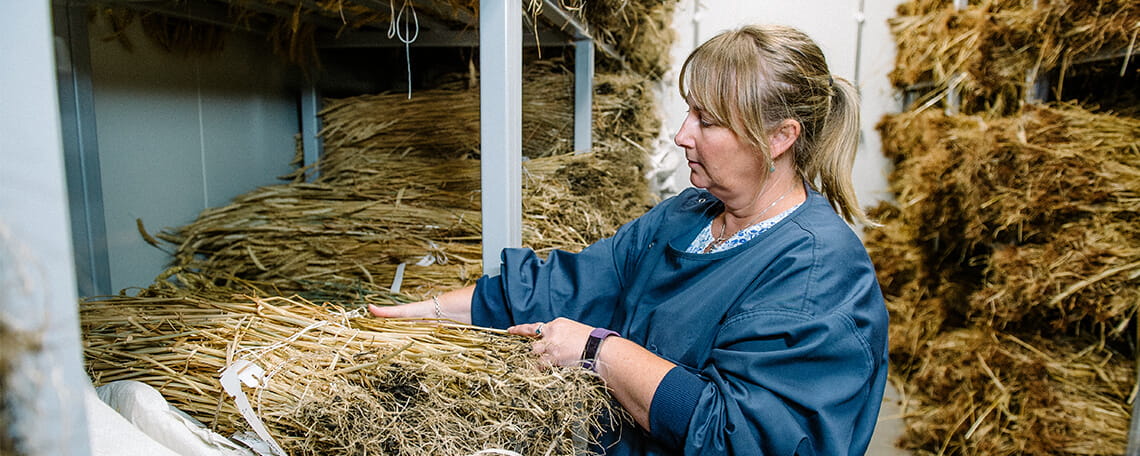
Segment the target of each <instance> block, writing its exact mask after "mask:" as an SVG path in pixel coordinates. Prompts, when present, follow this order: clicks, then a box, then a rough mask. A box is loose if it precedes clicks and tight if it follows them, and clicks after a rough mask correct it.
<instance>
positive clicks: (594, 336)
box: [582, 328, 621, 372]
mask: <svg viewBox="0 0 1140 456" xmlns="http://www.w3.org/2000/svg"><path fill="white" fill-rule="evenodd" d="M610 336H618V337H621V334H618V333H617V331H610V330H608V329H606V328H594V330H593V331H590V338H589V339H586V349H585V350H582V367H585V368H586V369H589V370H592V371H594V372H597V369H595V367H597V366H596V365H595V361H597V358H598V348H599V347H601V346H602V341H603V340H605V339H606V338H607V337H610Z"/></svg>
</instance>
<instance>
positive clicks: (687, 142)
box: [673, 115, 693, 147]
mask: <svg viewBox="0 0 1140 456" xmlns="http://www.w3.org/2000/svg"><path fill="white" fill-rule="evenodd" d="M691 117H692V115H688V116H685V120H684V121H682V122H681V128H678V129H677V134H675V135H673V144H676V145H678V146H680V147H690V146H691V145H692V144H693V136H692V135H691V134H689V130H688V128H687V127H688V126H689V124H690V123H691V122H689V118H691Z"/></svg>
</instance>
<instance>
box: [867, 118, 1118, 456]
mask: <svg viewBox="0 0 1140 456" xmlns="http://www.w3.org/2000/svg"><path fill="white" fill-rule="evenodd" d="M880 128H881V131H882V133H883V138H884V148H885V151H886V152H887V154H888V156H889V157H891V158H892V159H893V160H894V162H895V164H896V168H895V170H894V171H893V173H892V176H891V181H892V182H891V185H892V189H893V191H894V192H895V195H896V198H897V205H883V206H880V207H879V208H877V209H876V210H875V211H873V215H874V216H876V217H877V218H878V219H879V220H880V221H881V222H883V226H882V227H881V228H878V229H872V230H869V231H868V232H867V239H866V243H867V246H868V250H869V251H870V253H871V257H872V259H874V261H875V263H876V267H877V269H878V273H879V276H880V281H881V284H882V286H883V291H884V293H885V294H886V296H887V298H888V306H889V310H890V311H891V314H892V321H891V324H892V327H891V354H892V369H893V372H892V374H893V377H894V378H893V380H894V381H895V382H896V384H897V385H898V386H899V388H900V390H902V392H903V394H904V396H905V397H907V398H908V399H910V401H911V402H910V403H909V404H908V406H909V407H910V410H909V413H908V418H907V431H906V435H905V437H904V438H903V442H902V444H903V445H904V446H906V447H907V448H909V449H912V450H914V451H916V452H917V453H919V454H976V455H1014V454H1082V455H1084V454H1120V453H1122V452H1123V451H1124V446H1125V444H1126V441H1127V428H1128V423H1129V419H1130V409H1131V407H1130V405H1129V403H1130V401H1131V400H1132V397H1133V395H1134V394H1135V393H1134V391H1133V389H1134V387H1135V367H1136V363H1135V361H1134V357H1135V353H1136V351H1135V344H1136V338H1135V335H1134V334H1133V331H1134V330H1135V325H1136V318H1135V317H1136V313H1137V310H1138V308H1140V144H1138V143H1137V140H1136V138H1138V137H1140V120H1137V119H1132V118H1127V117H1120V116H1113V115H1106V114H1097V113H1093V112H1089V111H1087V110H1085V109H1082V108H1080V107H1077V106H1072V105H1060V106H1055V107H1042V106H1026V107H1025V108H1024V109H1023V110H1022V111H1021V112H1020V113H1019V114H1018V115H1017V116H1012V117H992V116H969V115H953V116H948V115H945V114H943V113H941V112H932V111H926V112H907V113H903V114H899V115H896V116H891V117H888V118H887V119H886V120H885V121H884V122H883V123H882V124H881V126H880Z"/></svg>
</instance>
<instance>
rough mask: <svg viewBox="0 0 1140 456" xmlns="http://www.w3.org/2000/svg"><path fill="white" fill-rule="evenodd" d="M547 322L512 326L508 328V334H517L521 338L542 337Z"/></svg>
mask: <svg viewBox="0 0 1140 456" xmlns="http://www.w3.org/2000/svg"><path fill="white" fill-rule="evenodd" d="M545 325H546V323H545V322H535V323H525V324H521V325H515V326H511V327H510V328H507V333H509V334H516V335H519V336H530V337H540V336H541V335H542V332H541V329H540V328H543V327H545Z"/></svg>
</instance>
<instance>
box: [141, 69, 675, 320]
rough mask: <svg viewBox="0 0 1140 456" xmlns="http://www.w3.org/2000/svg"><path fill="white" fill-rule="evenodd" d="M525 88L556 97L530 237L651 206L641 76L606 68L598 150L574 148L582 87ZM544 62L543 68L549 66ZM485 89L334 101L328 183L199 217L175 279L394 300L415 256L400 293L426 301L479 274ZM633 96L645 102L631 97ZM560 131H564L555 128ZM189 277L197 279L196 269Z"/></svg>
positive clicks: (563, 244)
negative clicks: (399, 275)
mask: <svg viewBox="0 0 1140 456" xmlns="http://www.w3.org/2000/svg"><path fill="white" fill-rule="evenodd" d="M535 68H536V69H537V70H532V71H530V72H528V77H527V83H526V84H525V89H526V92H527V93H530V96H529V99H531V100H548V101H550V104H544V105H541V108H542V109H532V110H530V112H529V115H530V116H531V118H532V120H530V121H528V123H527V124H526V126H527V127H528V128H527V130H526V131H527V132H528V134H527V138H528V140H527V141H525V142H524V149H525V151H526V152H527V153H528V154H529V155H531V156H536V157H542V156H544V155H547V156H545V157H542V158H536V159H532V160H528V161H526V162H525V164H524V168H525V173H524V189H523V191H524V203H523V209H524V236H523V237H524V243H525V244H526V245H527V246H529V247H532V248H534V249H535V250H537V251H539V252H545V251H548V250H550V249H555V248H559V249H567V250H578V249H581V248H582V247H584V246H586V245H588V244H589V243H591V242H594V241H596V240H598V239H600V238H602V237H605V236H609V235H611V234H612V233H613V232H614V231H615V230H616V229H617V227H618V226H620V224H622V223H624V222H626V221H628V220H630V219H632V218H633V217H635V216H637V215H639V214H640V213H642V212H644V210H645V209H646V208H647V207H648V204H650V197H649V192H648V187H647V185H646V183H645V181H644V179H643V178H642V176H641V167H642V164H643V154H642V153H641V148H640V147H638V141H649V140H650V138H652V137H653V136H654V135H655V132H654V131H649V130H648V129H649V128H650V127H654V128H655V127H656V126H657V123H656V122H654V121H647V120H645V118H647V117H650V116H651V115H652V111H651V109H649V108H652V104H650V105H649V106H648V107H646V106H644V105H641V104H639V102H642V101H645V97H648V96H649V95H648V94H649V90H648V88H647V83H646V82H647V81H646V80H645V79H644V78H630V77H627V76H623V75H608V74H605V75H599V76H598V80H599V87H600V88H604V90H599V92H601V94H600V95H599V96H598V97H597V98H596V101H597V102H596V103H595V107H594V119H596V122H597V126H598V127H597V129H596V131H597V136H598V138H597V141H596V145H597V147H596V148H595V150H596V152H593V153H589V154H582V155H578V156H575V155H567V154H560V155H552V156H551V155H550V154H549V153H548V152H546V151H545V150H543V148H544V147H554V148H555V152H563V151H568V147H569V146H568V144H569V139H568V138H569V135H570V132H568V131H566V130H565V127H566V126H567V125H572V121H569V120H566V121H565V123H563V122H564V118H566V117H568V116H569V115H568V113H569V112H571V111H572V106H571V102H570V100H569V97H568V96H566V95H565V94H566V93H567V92H569V90H570V87H571V83H572V81H571V80H570V79H569V77H568V75H567V74H565V73H564V72H560V71H558V67H557V66H556V65H553V64H538V65H535ZM541 70H547V71H541ZM477 95H478V91H477V90H472V89H467V88H462V87H452V88H441V89H433V90H425V91H422V92H420V93H419V94H418V95H417V96H416V97H415V99H414V100H407V99H406V97H404V96H403V95H400V94H394V95H390V94H380V95H363V96H358V97H351V98H345V99H335V100H326V103H325V106H326V107H325V108H324V109H323V110H322V112H321V118H322V121H323V122H322V124H323V125H324V128H323V130H322V137H323V139H324V144H325V155H324V156H322V158H321V160H320V161H319V162H318V163H317V165H316V169H317V170H318V171H319V178H318V179H317V180H316V181H315V182H312V183H305V182H302V181H303V180H304V179H303V178H304V177H305V175H306V174H307V173H310V172H311V171H312V170H302V171H301V172H299V173H298V175H297V176H296V179H295V180H296V182H293V183H290V184H285V185H278V186H270V187H263V188H260V189H258V190H255V191H253V192H250V193H248V194H246V195H243V196H241V197H239V198H237V199H236V200H235V201H234V202H233V203H231V204H230V205H228V206H224V207H220V208H212V209H208V210H206V211H203V212H202V214H201V215H200V216H199V218H198V219H197V220H196V221H194V222H193V223H191V224H189V225H186V226H184V227H181V228H179V229H178V230H176V231H167V232H165V233H162V234H160V235H159V237H160V238H162V239H163V240H166V241H168V242H171V243H173V244H174V245H176V246H177V247H176V251H175V253H174V256H175V261H174V264H173V265H172V269H171V270H170V271H168V272H167V275H166V276H167V277H176V278H179V279H187V280H183V282H186V281H193V280H198V279H199V278H200V276H201V275H206V276H209V277H213V278H214V279H215V280H216V281H218V283H230V284H233V285H235V286H237V287H238V289H241V290H244V291H246V292H248V291H249V289H250V287H252V288H253V289H259V290H264V291H267V292H269V293H271V294H274V295H288V294H294V293H297V294H301V295H304V296H306V297H308V298H310V299H317V300H320V299H332V298H337V299H360V298H363V297H366V296H368V295H372V294H387V293H388V292H389V291H390V290H389V288H390V287H391V285H392V283H393V280H394V278H395V277H396V271H397V267H398V266H399V265H400V264H406V266H405V272H404V275H403V286H402V287H401V290H400V291H401V292H402V293H404V294H407V295H410V296H411V297H416V298H422V297H424V296H428V295H430V294H434V293H438V292H440V291H442V290H447V289H452V288H456V287H461V286H464V285H468V284H470V283H472V282H473V281H474V280H475V279H477V278H478V277H479V276H480V275H481V274H482V264H481V247H480V240H481V233H482V231H481V230H482V225H481V223H480V220H481V214H480V212H479V209H480V195H479V188H480V172H479V161H478V160H474V159H470V158H466V157H467V156H470V155H477V154H478V150H477V149H478V148H477V145H478V143H479V140H478V138H479V129H478V117H479V112H478V109H479V108H478V96H477ZM630 97H636V98H633V99H632V100H631V99H630ZM554 126H557V127H559V128H561V129H559V130H555V129H554V128H553V127H554ZM187 272H193V273H198V275H199V277H186V276H185V275H186V273H187Z"/></svg>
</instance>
